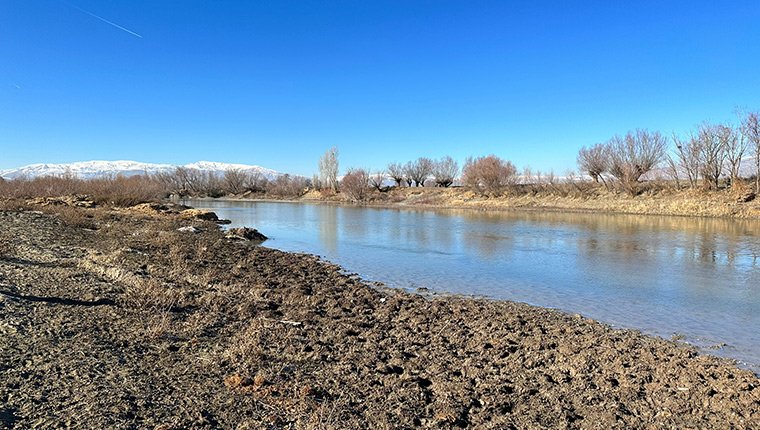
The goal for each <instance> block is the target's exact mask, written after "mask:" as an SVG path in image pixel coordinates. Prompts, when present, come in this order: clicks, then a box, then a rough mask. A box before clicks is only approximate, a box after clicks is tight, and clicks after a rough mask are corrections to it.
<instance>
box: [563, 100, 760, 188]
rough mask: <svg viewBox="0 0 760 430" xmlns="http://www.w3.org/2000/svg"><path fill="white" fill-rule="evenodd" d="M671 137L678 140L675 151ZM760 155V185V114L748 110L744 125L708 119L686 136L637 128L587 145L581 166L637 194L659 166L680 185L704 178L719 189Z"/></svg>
mask: <svg viewBox="0 0 760 430" xmlns="http://www.w3.org/2000/svg"><path fill="white" fill-rule="evenodd" d="M669 140H672V142H673V145H672V147H671V148H670V152H669V146H670V145H669ZM750 151H751V152H752V155H753V156H754V157H753V158H754V159H755V175H754V176H755V189H756V190H758V189H760V114H758V113H752V112H751V113H747V114H745V115H743V116H742V118H741V122H740V125H738V126H734V125H731V124H728V123H720V124H711V123H703V124H701V125H699V126H698V127H697V128H696V129H695V130H693V131H692V132H690V133H688V134H687V135H686V136H685V137H682V136H678V135H674V136H673V137H672V139H668V138H667V137H665V136H664V135H662V134H661V133H660V132H658V131H648V130H635V131H632V132H628V133H627V134H626V135H625V136H614V137H612V138H611V139H609V140H608V141H607V142H604V143H598V144H596V145H593V146H590V147H583V148H581V149H580V151H579V152H578V159H577V161H578V167H579V169H580V170H581V171H582V172H584V173H585V174H587V175H588V176H589V177H591V178H592V179H593V180H594V182H602V183H603V184H604V185H605V186H610V185H611V184H610V182H611V181H613V180H617V183H618V184H620V186H621V187H623V188H624V189H625V190H626V191H628V192H630V193H635V192H636V190H637V189H638V184H639V183H640V182H641V181H642V179H646V178H647V174H648V173H650V172H651V171H653V170H654V169H655V168H657V167H659V166H663V167H667V171H668V173H669V176H670V177H671V178H672V179H673V180H674V181H675V183H676V186H677V187H678V188H680V187H681V181H682V180H684V179H685V181H686V183H687V184H688V186H689V187H691V188H696V187H697V186H698V185H699V183H700V182H701V183H702V185H703V186H704V187H705V188H706V189H711V190H717V189H718V188H720V186H721V180H722V179H727V183H728V184H734V183H735V182H736V181H737V180H738V179H739V178H740V175H741V164H742V161H743V160H744V159H745V157H746V156H747V155H748V152H750Z"/></svg>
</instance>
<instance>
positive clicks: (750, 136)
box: [742, 112, 760, 193]
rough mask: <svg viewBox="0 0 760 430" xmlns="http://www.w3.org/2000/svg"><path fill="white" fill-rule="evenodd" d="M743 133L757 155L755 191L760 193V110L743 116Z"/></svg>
mask: <svg viewBox="0 0 760 430" xmlns="http://www.w3.org/2000/svg"><path fill="white" fill-rule="evenodd" d="M742 135H743V136H744V138H745V139H746V142H747V143H748V145H749V146H750V148H751V149H752V152H754V156H755V192H756V193H760V112H749V113H747V114H745V115H744V118H742Z"/></svg>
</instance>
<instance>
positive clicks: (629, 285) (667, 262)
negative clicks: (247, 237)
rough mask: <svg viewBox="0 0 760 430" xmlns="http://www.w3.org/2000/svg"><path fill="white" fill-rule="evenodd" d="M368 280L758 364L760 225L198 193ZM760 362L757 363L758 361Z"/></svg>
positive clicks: (240, 220)
mask: <svg viewBox="0 0 760 430" xmlns="http://www.w3.org/2000/svg"><path fill="white" fill-rule="evenodd" d="M191 204H192V205H195V206H198V207H208V208H212V209H214V210H216V211H217V212H218V213H219V215H220V216H222V217H224V218H229V219H231V220H232V221H233V226H235V225H249V226H253V227H256V228H258V229H260V230H261V231H263V232H264V233H265V234H267V235H269V236H271V237H273V238H274V240H271V241H268V242H266V246H271V247H275V248H279V249H283V250H292V251H299V252H309V253H314V254H318V255H322V256H324V257H325V258H326V259H328V260H330V261H334V262H336V263H338V264H341V265H342V266H344V267H346V268H347V269H348V270H350V271H352V272H357V273H360V274H361V275H363V276H364V277H366V278H368V279H370V280H378V281H383V282H385V283H387V284H389V285H392V286H399V287H406V288H409V287H412V288H414V287H417V286H425V287H427V288H430V289H434V290H440V291H447V292H454V293H463V294H478V295H487V296H491V297H495V298H504V299H510V300H518V301H525V302H528V303H532V304H536V305H540V306H548V307H557V308H562V309H565V310H568V311H571V312H579V313H583V314H585V315H588V316H590V317H592V318H597V319H600V320H603V321H606V322H609V323H612V324H617V325H621V326H626V327H632V328H638V329H641V330H644V331H646V332H649V333H654V334H659V335H662V336H666V337H667V336H670V335H671V334H673V333H674V332H678V333H683V334H686V335H687V338H688V339H689V340H691V341H694V342H697V343H702V344H717V343H721V342H725V343H727V344H729V347H727V348H724V350H720V351H718V353H724V354H728V355H730V356H733V357H737V358H740V359H743V360H746V361H748V362H752V363H760V335H759V334H758V332H760V330H758V327H760V270H757V269H758V258H757V255H758V253H759V252H760V237H759V235H760V228H759V227H760V223H758V222H756V221H737V220H723V219H701V218H678V217H655V216H632V215H631V216H627V215H598V214H585V213H541V212H537V211H532V212H477V211H466V210H446V211H437V212H431V211H419V210H395V209H367V208H358V207H342V206H333V205H308V204H291V203H255V202H223V201H201V202H198V201H194V202H191ZM758 369H760V367H759V368H758Z"/></svg>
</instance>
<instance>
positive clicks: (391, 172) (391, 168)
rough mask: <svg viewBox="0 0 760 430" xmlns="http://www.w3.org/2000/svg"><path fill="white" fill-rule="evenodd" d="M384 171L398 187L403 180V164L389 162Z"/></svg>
mask: <svg viewBox="0 0 760 430" xmlns="http://www.w3.org/2000/svg"><path fill="white" fill-rule="evenodd" d="M386 171H387V172H388V176H390V177H391V179H393V181H394V182H395V183H396V186H397V187H400V186H401V183H402V182H403V181H404V166H402V165H401V163H389V164H388V167H387V169H386Z"/></svg>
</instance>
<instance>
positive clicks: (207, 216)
mask: <svg viewBox="0 0 760 430" xmlns="http://www.w3.org/2000/svg"><path fill="white" fill-rule="evenodd" d="M179 216H180V218H182V219H200V220H203V221H213V222H215V223H217V224H229V223H230V222H232V221H230V220H226V219H219V217H218V216H216V213H214V212H211V211H206V210H203V209H186V210H184V211H182V212H180V213H179Z"/></svg>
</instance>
